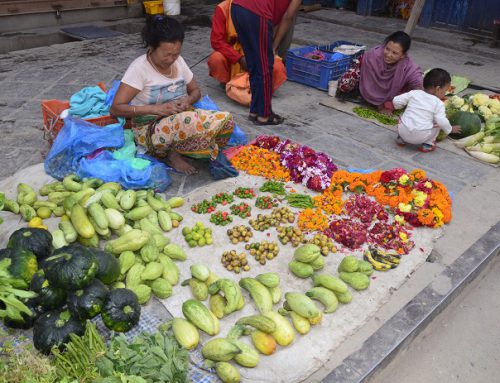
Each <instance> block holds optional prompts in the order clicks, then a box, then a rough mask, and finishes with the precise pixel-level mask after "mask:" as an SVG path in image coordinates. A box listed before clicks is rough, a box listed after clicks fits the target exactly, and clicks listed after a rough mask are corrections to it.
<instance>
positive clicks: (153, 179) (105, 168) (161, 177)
mask: <svg viewBox="0 0 500 383" xmlns="http://www.w3.org/2000/svg"><path fill="white" fill-rule="evenodd" d="M130 134H131V132H127V136H129V138H130ZM124 144H125V133H124V130H123V126H122V124H120V123H117V124H112V125H108V126H105V127H100V126H97V125H94V124H91V123H88V122H87V121H84V120H80V119H73V118H71V117H68V118H66V119H65V120H64V126H63V128H62V129H61V131H60V132H59V134H58V135H57V137H56V140H55V141H54V144H53V146H52V149H51V150H50V152H49V154H48V156H47V159H46V160H45V164H44V165H45V172H46V173H47V174H49V175H51V176H52V177H54V178H57V179H59V180H60V179H62V178H64V177H65V176H67V175H68V174H71V173H75V174H77V175H78V176H79V177H81V178H84V177H96V178H100V179H102V180H103V181H105V182H119V183H120V184H122V185H123V186H124V187H125V188H127V189H155V190H157V191H164V190H165V189H166V188H167V187H168V186H169V185H170V184H171V183H172V180H171V178H170V176H169V174H168V170H169V168H168V167H167V166H166V165H165V164H163V163H162V162H160V161H158V160H156V159H154V158H152V157H149V156H144V155H142V156H138V155H136V154H135V150H132V151H131V150H127V151H125V152H127V153H128V155H126V154H127V153H124V152H123V151H122V152H120V153H121V154H122V156H116V157H118V158H115V156H114V155H113V152H112V151H110V150H108V149H112V148H122V147H123V146H124ZM134 145H135V144H134ZM138 165H140V166H138Z"/></svg>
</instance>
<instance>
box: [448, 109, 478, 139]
mask: <svg viewBox="0 0 500 383" xmlns="http://www.w3.org/2000/svg"><path fill="white" fill-rule="evenodd" d="M448 119H449V121H450V124H451V125H452V126H453V125H460V128H461V129H462V131H461V132H460V133H458V134H457V133H453V134H450V136H451V137H453V138H463V137H468V136H472V135H473V134H476V133H477V132H479V131H480V130H481V119H480V118H479V116H478V115H477V114H475V113H469V112H464V111H462V110H458V111H456V112H454V113H452V114H451V115H450V116H449V117H448Z"/></svg>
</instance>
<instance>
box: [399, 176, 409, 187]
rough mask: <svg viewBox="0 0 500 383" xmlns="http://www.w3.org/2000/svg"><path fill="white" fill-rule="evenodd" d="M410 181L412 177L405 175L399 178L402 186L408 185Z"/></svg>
mask: <svg viewBox="0 0 500 383" xmlns="http://www.w3.org/2000/svg"><path fill="white" fill-rule="evenodd" d="M409 180H410V177H408V175H407V174H403V175H402V176H401V177H399V183H400V184H401V185H406V184H407V183H408V181H409Z"/></svg>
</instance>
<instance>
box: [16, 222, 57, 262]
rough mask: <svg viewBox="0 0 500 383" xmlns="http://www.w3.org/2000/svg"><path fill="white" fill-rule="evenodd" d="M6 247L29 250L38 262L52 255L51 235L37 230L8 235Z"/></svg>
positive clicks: (20, 230)
mask: <svg viewBox="0 0 500 383" xmlns="http://www.w3.org/2000/svg"><path fill="white" fill-rule="evenodd" d="M7 247H10V248H16V249H17V248H20V249H25V250H30V251H32V252H33V253H34V254H35V255H36V258H37V259H38V261H39V262H40V261H42V260H44V259H45V258H47V257H48V256H50V254H51V253H52V234H50V232H49V231H47V230H44V229H38V228H22V229H18V230H16V231H15V232H13V233H12V234H11V235H10V237H9V242H8V243H7Z"/></svg>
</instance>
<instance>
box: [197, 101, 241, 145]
mask: <svg viewBox="0 0 500 383" xmlns="http://www.w3.org/2000/svg"><path fill="white" fill-rule="evenodd" d="M193 106H194V107H195V108H198V109H204V110H217V111H220V109H219V107H218V106H217V104H216V103H215V102H214V101H213V100H212V99H211V98H210V96H208V95H205V96H203V98H201V99H200V100H198V102H196V103H195V104H193ZM247 143H248V139H247V136H246V134H245V132H244V131H243V130H241V129H240V127H239V126H238V125H236V124H234V129H233V133H232V134H231V137H230V138H229V141H228V142H227V145H228V146H237V145H246V144H247Z"/></svg>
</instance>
